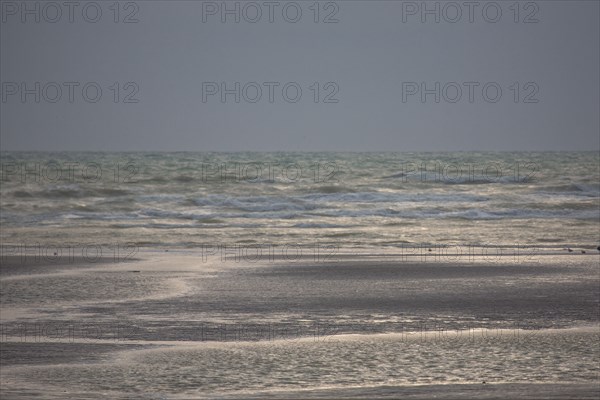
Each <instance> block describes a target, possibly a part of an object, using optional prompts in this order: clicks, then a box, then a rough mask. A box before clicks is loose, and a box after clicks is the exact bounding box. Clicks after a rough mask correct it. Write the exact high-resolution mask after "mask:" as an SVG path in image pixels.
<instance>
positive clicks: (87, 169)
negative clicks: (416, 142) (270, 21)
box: [0, 151, 600, 252]
mask: <svg viewBox="0 0 600 400" xmlns="http://www.w3.org/2000/svg"><path fill="white" fill-rule="evenodd" d="M1 159H2V161H1V164H2V170H1V183H2V195H1V198H0V209H1V215H0V222H1V223H2V227H3V229H2V233H1V236H0V239H1V241H2V243H3V244H5V245H11V246H14V245H31V246H35V245H37V244H42V245H50V244H53V245H58V246H61V245H64V246H67V245H70V244H74V243H79V244H98V245H109V244H111V243H112V244H113V245H114V244H115V243H121V244H125V243H127V244H129V245H132V246H136V247H140V248H159V249H168V248H202V247H206V246H213V247H214V246H232V245H240V244H245V245H250V244H252V245H254V246H261V247H265V248H268V247H271V248H274V249H275V250H277V249H278V247H277V246H287V248H288V249H291V248H299V247H302V248H305V247H311V246H312V247H314V246H328V248H333V247H335V248H339V249H340V251H342V250H344V251H359V250H361V251H362V250H364V251H375V252H377V251H388V250H390V249H407V248H411V247H427V248H430V247H432V246H433V247H435V246H438V247H440V248H449V247H452V248H454V249H455V250H457V251H460V249H461V248H464V249H467V248H469V246H473V247H475V248H478V247H482V248H500V247H518V246H526V247H527V246H529V247H530V248H535V249H536V250H539V251H552V250H561V249H565V248H571V247H577V248H581V249H588V250H590V249H591V250H594V251H597V250H596V247H598V245H599V244H600V243H598V242H599V235H598V233H599V232H598V226H599V225H598V223H599V218H600V212H599V210H600V208H599V207H600V184H599V182H600V158H599V154H598V152H595V151H590V152H573V153H569V152H559V153H552V152H547V153H518V152H516V153H513V152H511V153H502V152H495V153H484V152H456V153H283V152H281V153H277V152H273V153H194V152H179V153H120V152H113V153H85V152H66V153H43V152H34V153H29V152H3V153H2V154H1ZM332 246H333V247H332ZM465 251H466V250H465Z"/></svg>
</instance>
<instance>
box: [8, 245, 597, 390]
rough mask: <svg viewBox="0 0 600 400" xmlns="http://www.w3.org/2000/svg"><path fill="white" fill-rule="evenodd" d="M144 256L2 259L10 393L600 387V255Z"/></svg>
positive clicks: (562, 388)
mask: <svg viewBox="0 0 600 400" xmlns="http://www.w3.org/2000/svg"><path fill="white" fill-rule="evenodd" d="M141 258H144V260H136V261H131V262H128V263H111V260H104V262H103V263H94V264H90V263H82V264H81V265H77V263H68V264H63V265H57V264H55V263H35V262H29V263H20V262H18V261H19V260H12V263H11V262H6V263H5V262H3V263H2V267H1V268H0V271H1V275H0V277H1V278H0V285H1V286H0V288H1V289H2V290H1V297H0V298H1V299H2V303H1V310H0V311H1V313H0V321H1V322H2V327H1V329H2V331H1V332H0V334H1V336H0V344H1V351H0V362H1V363H2V398H3V399H4V398H8V399H10V398H27V397H31V396H33V395H36V396H40V397H42V398H44V397H45V398H65V397H67V398H99V397H105V398H106V396H108V397H113V398H197V397H206V398H218V397H224V398H248V397H259V398H306V397H310V398H320V397H329V398H331V397H348V398H353V397H354V398H357V397H370V398H393V397H398V396H400V397H406V398H430V397H438V398H505V397H507V396H508V397H515V398H539V397H544V398H564V397H568V398H597V397H598V395H599V394H600V392H599V390H598V385H599V383H600V382H599V381H598V373H599V372H600V365H599V363H600V356H599V352H598V350H595V349H597V348H600V346H599V345H600V339H599V330H598V318H599V316H598V305H599V294H600V289H599V285H600V276H599V273H598V271H599V269H598V257H597V256H594V255H590V256H589V257H584V256H580V257H568V256H563V257H562V258H561V257H557V256H549V257H548V258H547V259H543V258H542V259H541V261H540V262H538V263H532V264H524V263H520V264H519V263H514V262H510V260H506V262H502V263H500V262H495V263H485V262H463V263H427V262H414V260H412V261H410V260H400V261H399V260H395V259H394V258H393V257H391V256H385V257H384V256H382V257H377V258H374V257H363V258H360V257H356V256H354V257H353V258H346V259H342V260H340V262H335V263H314V262H312V263H311V262H310V261H309V260H299V262H296V263H293V264H290V263H287V264H286V263H284V262H282V261H281V260H273V261H271V262H257V263H244V262H231V260H230V261H229V262H223V261H222V260H219V259H209V260H208V261H206V262H205V261H204V260H203V259H202V258H201V257H198V256H197V255H196V254H190V253H182V254H169V255H164V254H162V255H157V254H146V255H145V256H144V257H141ZM4 261H6V260H4ZM80 261H81V260H80ZM582 326H584V327H587V328H577V329H569V328H574V327H582ZM557 328H558V329H557ZM424 332H429V333H427V334H424ZM431 332H433V333H431ZM440 332H444V334H443V335H442V334H440ZM451 332H461V336H460V338H456V337H455V338H454V339H452V338H451ZM481 332H487V333H486V334H484V335H482V334H481ZM502 332H504V334H500V335H498V333H502ZM556 332H558V333H556ZM492 333H493V334H492ZM347 334H349V335H347ZM494 335H495V336H494ZM441 339H443V340H441ZM484 380H485V381H486V384H483V383H482V382H483V381H484ZM161 396H162V397H161Z"/></svg>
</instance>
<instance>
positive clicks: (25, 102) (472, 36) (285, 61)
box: [0, 0, 600, 151]
mask: <svg viewBox="0 0 600 400" xmlns="http://www.w3.org/2000/svg"><path fill="white" fill-rule="evenodd" d="M0 4H1V6H2V8H1V12H2V19H1V28H0V33H1V39H0V44H1V52H0V59H1V61H0V67H1V71H0V75H1V81H2V102H1V103H0V105H1V111H0V112H1V115H0V119H1V123H0V128H1V137H0V141H1V143H0V144H1V148H2V150H99V151H100V150H122V151H130V150H140V151H142V150H151V151H154V150H168V151H176V150H191V151H244V150H251V151H277V150H284V151H362V150H364V151H380V150H387V151H444V150H448V151H454V150H596V151H598V150H599V149H600V124H599V113H600V112H599V110H600V100H599V92H600V82H599V74H600V65H599V49H600V44H599V40H600V39H599V38H600V31H599V19H600V7H599V4H600V2H598V1H594V0H592V1H533V2H527V1H521V2H515V1H497V2H488V1H479V2H472V3H468V2H464V1H458V2H446V1H440V2H436V1H427V2H425V3H423V2H421V1H419V2H406V1H377V0H374V1H333V2H327V1H322V2H317V3H316V4H315V2H314V1H296V2H289V1H278V2H277V4H275V3H268V2H265V1H263V0H260V1H257V2H248V1H237V2H236V1H228V2H225V5H223V4H224V3H223V2H221V1H219V2H202V1H132V2H120V3H118V5H119V7H115V5H114V4H115V3H114V2H113V1H97V2H95V3H94V2H85V1H81V2H75V3H72V6H67V5H65V4H64V2H62V1H59V2H56V3H52V2H50V3H49V4H50V5H48V4H47V2H41V1H39V2H38V1H26V2H23V1H4V0H2V2H1V3H0ZM424 5H425V7H426V8H424ZM69 7H72V8H69ZM223 7H226V9H224V8H223ZM236 9H238V10H239V13H237V11H236ZM436 9H437V10H439V13H438V14H437V15H436V13H437V11H436ZM231 10H233V11H231ZM299 10H300V12H301V13H302V14H301V15H300V14H298V12H299ZM317 10H318V12H317ZM428 10H433V11H432V12H431V13H428V12H427V11H428ZM223 11H230V12H225V13H223ZM99 12H101V14H99ZM69 14H71V15H69ZM238 17H239V22H236V21H235V19H236V18H238ZM436 17H437V18H439V22H436V21H435V19H436ZM36 18H39V22H36V21H35V19H36ZM223 18H224V19H225V22H223V21H222V19H223ZM70 19H72V22H71V21H70ZM296 19H297V21H296V22H292V21H294V20H296ZM423 19H424V22H423ZM53 20H55V21H54V22H53ZM94 20H96V22H92V21H94ZM253 20H254V22H252V21H253ZM115 21H117V22H115ZM126 21H128V22H129V23H126ZM134 21H137V22H134ZM315 21H317V22H315ZM334 21H337V22H334ZM236 83H238V84H239V87H238V86H236ZM436 84H439V86H436ZM37 85H39V86H37ZM98 88H100V89H101V95H98V93H97V90H98ZM236 88H239V89H237V90H236ZM298 88H299V89H300V91H301V96H300V97H298V98H297V94H298ZM223 90H225V92H223ZM259 90H260V92H259ZM499 90H500V91H499ZM259 94H261V96H260V97H259ZM70 96H72V98H70ZM36 97H39V102H36V100H38V99H36ZM236 97H239V102H236ZM436 97H438V99H437V100H439V102H436ZM94 101H95V102H94ZM128 101H137V102H128Z"/></svg>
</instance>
